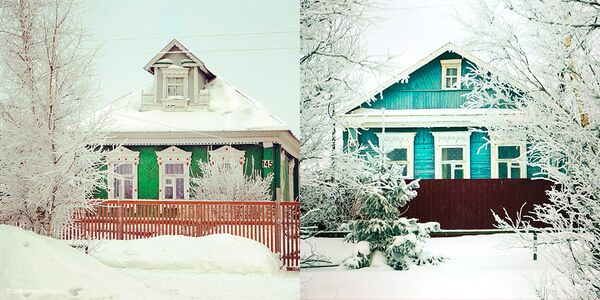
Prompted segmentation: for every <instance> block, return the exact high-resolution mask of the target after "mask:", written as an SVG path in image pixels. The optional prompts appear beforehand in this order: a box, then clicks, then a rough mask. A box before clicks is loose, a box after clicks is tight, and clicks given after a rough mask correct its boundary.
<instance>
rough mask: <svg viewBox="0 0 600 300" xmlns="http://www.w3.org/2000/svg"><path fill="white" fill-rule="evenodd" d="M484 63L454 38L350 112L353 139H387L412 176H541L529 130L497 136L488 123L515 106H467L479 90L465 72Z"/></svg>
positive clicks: (349, 142)
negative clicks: (530, 151) (530, 159)
mask: <svg viewBox="0 0 600 300" xmlns="http://www.w3.org/2000/svg"><path fill="white" fill-rule="evenodd" d="M481 64H484V63H483V62H482V61H481V60H479V59H477V58H476V57H474V56H472V55H471V54H469V53H468V52H466V51H463V50H461V49H459V48H458V47H456V46H455V45H453V44H451V43H449V44H446V45H444V46H443V47H441V48H440V49H438V50H436V51H434V52H433V53H432V54H430V55H429V56H427V57H425V58H424V59H422V60H421V61H419V62H417V63H416V64H414V65H413V66H411V67H409V68H408V69H406V70H405V71H404V72H402V73H401V74H399V75H398V76H397V77H395V78H393V79H391V80H390V81H388V82H386V83H385V84H383V85H382V86H380V87H378V88H377V89H376V90H375V91H373V92H372V93H371V94H370V95H369V96H370V97H371V98H370V99H361V100H359V101H357V102H355V103H353V104H352V105H350V106H349V107H348V108H347V109H346V110H345V111H344V113H343V115H341V116H340V119H341V120H343V123H344V124H347V125H348V128H346V130H345V133H344V137H343V141H344V144H345V146H349V147H350V148H352V147H358V146H360V145H363V146H367V147H368V145H369V142H370V143H372V144H373V145H377V146H379V147H380V148H381V149H382V150H383V151H384V152H385V153H387V156H388V158H389V159H390V160H391V161H392V162H394V163H397V164H401V165H403V166H404V167H405V168H404V173H405V176H406V177H407V178H421V179H494V178H495V179H502V178H513V179H514V178H531V177H533V176H534V174H535V172H536V170H535V169H533V168H531V167H528V166H527V155H526V150H527V149H526V147H527V145H526V140H525V136H521V137H517V136H511V137H500V136H490V135H489V134H488V133H487V132H486V130H485V127H483V126H482V125H483V124H485V122H486V118H489V117H490V116H492V115H494V114H502V115H506V114H511V113H514V112H511V111H510V109H486V108H478V109H467V108H463V104H464V103H465V102H466V101H467V98H466V97H465V96H466V94H467V93H469V92H471V89H470V88H469V87H468V86H467V85H466V84H465V81H464V78H465V75H467V74H468V73H469V72H470V69H472V68H475V67H476V66H478V65H481ZM356 128H360V129H356ZM488 141H490V144H489V145H486V143H487V142H488Z"/></svg>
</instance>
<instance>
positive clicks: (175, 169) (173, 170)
mask: <svg viewBox="0 0 600 300" xmlns="http://www.w3.org/2000/svg"><path fill="white" fill-rule="evenodd" d="M165 174H168V175H174V174H177V175H183V164H165Z"/></svg>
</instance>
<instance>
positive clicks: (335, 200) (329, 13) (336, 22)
mask: <svg viewBox="0 0 600 300" xmlns="http://www.w3.org/2000/svg"><path fill="white" fill-rule="evenodd" d="M300 5H301V7H300V41H301V51H302V55H301V58H300V72H301V74H300V80H301V103H300V129H301V133H302V139H301V149H302V152H301V168H302V171H301V176H302V179H301V181H302V186H301V193H300V196H301V198H302V204H303V210H304V211H305V212H306V213H307V217H303V223H305V224H315V223H319V224H321V225H324V226H326V227H329V228H335V226H337V225H339V219H344V218H348V217H351V216H353V213H352V212H356V210H357V209H356V208H357V207H359V206H357V205H356V202H355V201H354V200H355V197H354V196H355V194H356V192H357V191H359V190H361V187H360V184H361V181H359V180H358V178H360V177H361V176H360V175H361V174H363V173H364V172H363V171H361V168H363V166H364V164H363V162H362V161H360V160H358V159H357V156H356V155H354V154H353V153H344V152H343V151H342V149H340V148H339V146H338V144H339V140H338V139H339V137H340V136H341V135H340V132H339V130H340V129H339V128H338V129H336V125H340V124H337V120H336V118H335V115H336V113H337V111H338V110H339V109H340V108H341V107H343V106H345V104H346V103H347V102H348V101H350V100H352V99H355V98H356V97H359V95H360V92H361V88H362V87H363V83H364V74H366V73H379V72H380V71H381V70H382V69H384V65H385V64H384V62H385V61H378V60H376V59H373V58H372V57H369V56H368V55H367V53H366V48H365V43H364V42H363V41H362V40H361V38H362V34H363V33H364V31H365V30H366V28H367V27H368V25H369V24H370V22H371V21H372V20H373V17H374V16H373V11H375V10H376V9H377V8H379V5H378V1H376V0H331V1H321V0H301V1H300ZM342 174H343V176H342ZM318 218H322V219H321V220H318Z"/></svg>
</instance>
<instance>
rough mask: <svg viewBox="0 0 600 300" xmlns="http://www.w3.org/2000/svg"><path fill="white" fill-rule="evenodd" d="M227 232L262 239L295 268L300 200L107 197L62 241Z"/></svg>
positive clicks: (290, 268) (289, 265) (85, 214)
mask: <svg viewBox="0 0 600 300" xmlns="http://www.w3.org/2000/svg"><path fill="white" fill-rule="evenodd" d="M216 233H228V234H232V235H237V236H242V237H245V238H249V239H252V240H255V241H257V242H260V243H262V244H264V245H265V246H267V247H268V248H269V249H271V251H273V252H274V253H277V254H279V255H280V257H281V259H282V261H283V263H284V265H285V266H286V267H287V269H288V270H299V259H300V249H299V237H300V203H298V202H274V201H262V202H249V201H198V200H105V201H102V202H101V203H100V204H99V205H98V206H97V207H96V209H95V210H94V211H91V212H85V213H81V214H79V215H78V216H77V217H76V221H75V224H74V225H73V226H72V227H70V229H69V230H67V231H66V232H65V234H63V235H62V236H63V238H64V239H118V240H130V239H139V238H147V237H153V236H158V235H186V236H205V235H209V234H216Z"/></svg>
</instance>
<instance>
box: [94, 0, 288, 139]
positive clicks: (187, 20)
mask: <svg viewBox="0 0 600 300" xmlns="http://www.w3.org/2000/svg"><path fill="white" fill-rule="evenodd" d="M298 11H299V1H298V0H218V1H215V0H177V1H166V0H127V1H124V0H85V1H84V2H83V15H82V19H83V22H84V27H85V28H86V29H87V30H88V31H89V39H90V41H89V42H88V43H86V47H100V48H99V51H98V54H97V57H96V60H95V69H96V73H97V79H98V85H99V93H98V96H99V97H100V99H101V100H102V101H103V102H110V101H112V100H115V99H116V98H118V97H120V96H123V95H125V94H127V93H129V92H131V91H134V90H138V89H140V88H141V87H142V86H144V85H146V84H148V83H151V82H152V75H151V74H150V73H147V72H146V71H144V70H143V67H144V65H145V64H146V63H147V62H148V61H150V59H152V57H154V55H156V53H157V52H159V51H160V50H161V49H162V48H163V47H164V46H165V45H166V44H167V43H168V42H169V41H170V40H171V39H172V38H177V39H178V40H179V41H180V42H182V43H183V44H184V45H185V46H186V47H187V48H188V49H189V50H190V51H191V52H193V53H194V54H195V55H196V56H197V57H198V58H200V59H201V60H202V61H203V62H204V63H205V64H206V66H207V67H208V68H209V69H210V70H211V71H212V72H213V73H215V74H216V75H217V76H220V77H221V78H223V79H225V80H227V81H228V82H229V83H231V84H232V85H233V86H235V87H237V88H239V89H240V90H241V91H243V92H244V93H246V94H247V95H250V96H251V97H253V98H255V99H257V100H258V101H259V102H261V103H262V104H263V105H264V106H265V107H266V108H267V109H268V110H269V111H270V112H272V113H273V114H275V115H276V116H278V117H279V118H281V119H282V120H283V121H284V122H285V123H286V124H287V125H288V126H289V127H290V128H291V129H292V130H293V131H294V132H295V133H296V134H298V133H299V92H300V91H299V64H298V57H299V37H298V35H299V32H298V29H299V15H298ZM257 32H260V33H265V32H270V33H267V34H244V33H257ZM232 34H235V35H232ZM265 48H270V49H265ZM272 48H285V49H272ZM245 49H263V50H254V51H246V50H245Z"/></svg>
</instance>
